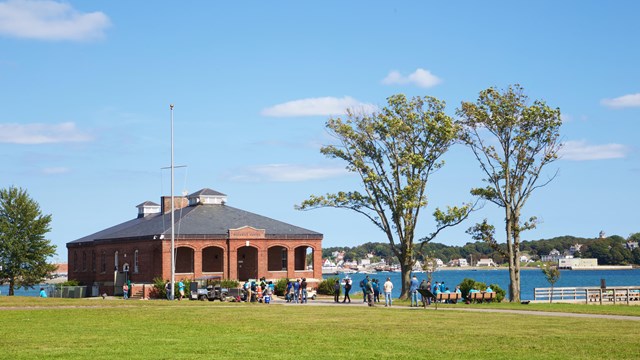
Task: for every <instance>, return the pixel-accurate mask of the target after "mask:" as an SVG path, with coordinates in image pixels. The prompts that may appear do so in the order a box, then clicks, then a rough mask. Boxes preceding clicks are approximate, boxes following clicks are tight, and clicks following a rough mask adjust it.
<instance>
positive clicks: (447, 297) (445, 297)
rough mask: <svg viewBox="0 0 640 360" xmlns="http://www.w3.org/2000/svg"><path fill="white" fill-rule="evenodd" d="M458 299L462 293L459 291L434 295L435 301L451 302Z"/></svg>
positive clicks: (455, 301) (453, 302)
mask: <svg viewBox="0 0 640 360" xmlns="http://www.w3.org/2000/svg"><path fill="white" fill-rule="evenodd" d="M460 299H462V294H460V293H439V294H438V295H436V300H437V301H445V302H446V301H448V302H450V303H452V304H455V303H457V302H458V300H460Z"/></svg>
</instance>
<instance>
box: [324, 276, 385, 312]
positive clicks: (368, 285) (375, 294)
mask: <svg viewBox="0 0 640 360" xmlns="http://www.w3.org/2000/svg"><path fill="white" fill-rule="evenodd" d="M351 288H352V280H351V278H348V277H346V278H344V299H343V300H342V302H343V303H345V302H347V300H348V302H349V303H351V297H350V296H349V292H350V291H351ZM360 289H361V290H362V301H363V302H364V303H367V304H368V305H369V306H374V304H375V303H377V302H380V293H381V292H383V293H384V306H391V304H392V300H391V292H392V291H393V283H392V282H391V278H387V281H385V282H384V284H382V286H381V285H380V282H379V281H378V279H370V278H369V275H367V276H366V277H365V278H364V279H362V281H360ZM333 292H334V297H333V301H334V302H340V282H339V281H336V282H335V284H334V287H333Z"/></svg>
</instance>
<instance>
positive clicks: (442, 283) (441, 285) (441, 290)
mask: <svg viewBox="0 0 640 360" xmlns="http://www.w3.org/2000/svg"><path fill="white" fill-rule="evenodd" d="M445 289H446V288H445V286H444V281H443V282H441V283H440V292H441V293H444V290H445Z"/></svg>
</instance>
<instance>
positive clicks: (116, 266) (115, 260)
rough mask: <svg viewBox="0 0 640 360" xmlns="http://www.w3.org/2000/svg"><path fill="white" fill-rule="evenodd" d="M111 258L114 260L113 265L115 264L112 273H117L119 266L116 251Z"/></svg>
mask: <svg viewBox="0 0 640 360" xmlns="http://www.w3.org/2000/svg"><path fill="white" fill-rule="evenodd" d="M113 258H114V263H115V265H114V267H113V271H118V270H119V267H118V265H119V264H118V251H116V253H115V255H114V256H113Z"/></svg>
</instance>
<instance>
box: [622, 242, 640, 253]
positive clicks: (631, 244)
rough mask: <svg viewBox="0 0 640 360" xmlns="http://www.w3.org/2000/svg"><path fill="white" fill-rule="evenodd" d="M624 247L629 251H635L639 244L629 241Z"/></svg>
mask: <svg viewBox="0 0 640 360" xmlns="http://www.w3.org/2000/svg"><path fill="white" fill-rule="evenodd" d="M624 246H625V247H626V248H627V249H629V250H630V251H633V249H637V248H638V242H637V241H631V240H629V241H627V243H626V244H624Z"/></svg>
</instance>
